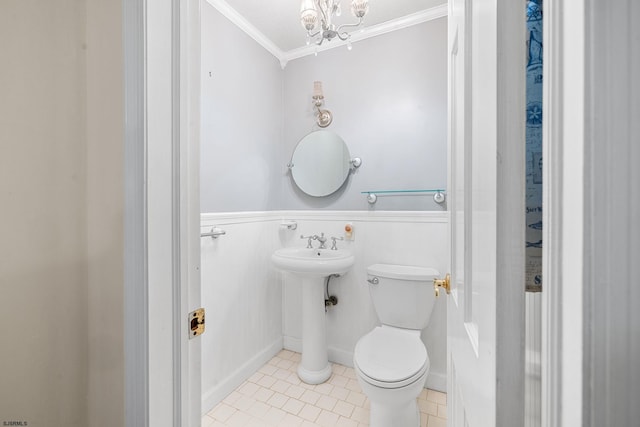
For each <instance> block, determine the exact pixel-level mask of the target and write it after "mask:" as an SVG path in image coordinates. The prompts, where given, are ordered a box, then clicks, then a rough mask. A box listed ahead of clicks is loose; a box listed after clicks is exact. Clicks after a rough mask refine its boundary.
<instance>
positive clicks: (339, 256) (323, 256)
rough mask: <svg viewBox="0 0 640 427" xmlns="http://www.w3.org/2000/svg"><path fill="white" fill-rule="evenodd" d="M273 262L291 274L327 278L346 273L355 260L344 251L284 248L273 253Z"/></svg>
mask: <svg viewBox="0 0 640 427" xmlns="http://www.w3.org/2000/svg"><path fill="white" fill-rule="evenodd" d="M271 261H272V262H273V265H275V266H276V267H277V268H279V269H281V270H285V271H288V272H290V273H294V274H297V275H301V276H316V277H317V276H320V277H326V276H329V275H331V274H344V273H346V272H347V271H348V270H349V269H350V268H351V267H352V266H353V264H354V262H355V258H354V256H353V255H351V253H350V252H348V251H346V250H344V249H338V250H330V249H307V248H283V249H278V250H277V251H275V252H274V253H273V255H272V256H271Z"/></svg>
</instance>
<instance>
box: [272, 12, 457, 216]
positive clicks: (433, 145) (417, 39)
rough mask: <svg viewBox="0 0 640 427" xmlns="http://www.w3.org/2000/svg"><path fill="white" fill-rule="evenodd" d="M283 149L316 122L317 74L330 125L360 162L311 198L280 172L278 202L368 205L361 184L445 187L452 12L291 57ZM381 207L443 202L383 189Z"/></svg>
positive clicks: (285, 205) (287, 151) (432, 206)
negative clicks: (327, 191)
mask: <svg viewBox="0 0 640 427" xmlns="http://www.w3.org/2000/svg"><path fill="white" fill-rule="evenodd" d="M284 75H285V79H284V87H285V97H284V116H285V122H284V123H285V128H284V141H283V142H284V153H283V156H284V157H281V158H280V159H279V165H281V166H283V167H284V165H286V164H287V163H288V162H289V160H290V159H291V155H292V153H293V150H294V149H295V146H296V144H297V143H298V142H299V141H300V140H301V139H302V138H303V137H304V136H305V135H306V134H308V133H309V132H311V131H313V130H315V129H317V126H315V120H314V115H313V110H312V103H311V95H312V91H313V82H314V81H315V80H320V81H322V83H323V89H324V96H325V107H326V108H327V109H328V110H330V111H331V112H332V113H333V123H332V124H331V125H330V126H329V127H328V128H327V129H328V130H331V131H333V132H336V133H338V134H339V135H340V136H342V138H343V139H344V140H345V142H346V144H347V146H348V147H349V151H350V153H351V155H352V157H355V156H357V157H361V158H362V161H363V164H362V166H361V167H360V169H358V170H357V172H356V174H355V175H354V176H352V177H350V178H349V181H348V182H347V184H346V186H345V187H343V188H341V189H340V190H339V191H338V192H336V193H335V194H333V195H331V196H329V197H323V198H314V197H310V196H307V195H305V194H304V193H302V192H301V191H299V190H298V189H297V187H296V186H295V184H293V181H292V180H291V178H290V176H289V175H286V176H283V177H282V185H283V187H284V194H283V200H282V205H281V209H321V208H330V209H333V210H359V209H364V210H367V209H369V205H368V204H367V202H366V199H365V196H363V195H361V194H360V192H361V191H370V190H386V189H389V190H398V189H425V188H446V180H447V19H446V18H439V19H436V20H432V21H428V22H426V23H423V24H420V25H415V26H412V27H409V28H405V29H402V30H398V31H394V32H392V33H388V34H384V35H381V36H378V37H373V38H370V39H366V40H363V41H361V42H358V43H355V44H354V45H353V50H351V51H349V50H347V49H346V48H344V47H343V48H336V49H331V50H328V51H323V52H320V53H319V54H318V56H313V55H312V56H307V57H304V58H300V59H297V60H294V61H291V62H289V63H288V64H287V67H286V68H285V70H284ZM372 208H374V209H378V210H438V211H439V210H442V208H441V207H440V206H439V205H437V204H436V203H434V202H433V198H432V196H431V195H420V196H415V195H414V196H410V195H405V196H390V197H379V198H378V202H377V203H376V204H375V205H374V206H373V207H372Z"/></svg>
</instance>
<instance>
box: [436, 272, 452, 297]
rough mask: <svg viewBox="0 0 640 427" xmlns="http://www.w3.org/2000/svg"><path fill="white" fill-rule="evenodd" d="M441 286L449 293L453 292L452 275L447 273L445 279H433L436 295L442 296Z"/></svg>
mask: <svg viewBox="0 0 640 427" xmlns="http://www.w3.org/2000/svg"><path fill="white" fill-rule="evenodd" d="M440 288H444V289H445V290H446V291H447V295H448V294H450V293H451V275H450V274H449V273H447V275H446V276H444V279H433V290H434V291H435V293H436V297H439V296H440Z"/></svg>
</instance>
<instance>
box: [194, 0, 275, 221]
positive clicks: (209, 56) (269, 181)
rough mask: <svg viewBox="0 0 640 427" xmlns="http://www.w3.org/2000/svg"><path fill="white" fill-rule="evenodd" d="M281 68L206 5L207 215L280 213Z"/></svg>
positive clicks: (203, 159)
mask: <svg viewBox="0 0 640 427" xmlns="http://www.w3.org/2000/svg"><path fill="white" fill-rule="evenodd" d="M282 77H283V74H282V69H281V67H280V62H279V61H278V60H277V59H276V58H275V57H274V56H273V55H271V54H270V53H269V52H267V51H266V50H265V49H263V48H262V47H261V46H260V45H258V44H257V43H256V42H255V41H254V40H253V39H251V38H250V37H249V36H247V35H246V34H245V33H244V32H243V31H242V30H240V29H239V28H238V27H236V26H235V25H234V24H232V23H231V22H230V21H228V20H227V19H226V18H225V17H223V16H222V15H221V14H220V13H219V12H218V11H217V10H216V9H215V8H214V7H213V6H211V5H210V4H209V3H207V2H203V3H202V129H201V131H202V133H201V141H202V142H201V151H200V178H201V183H200V188H201V190H200V200H201V202H200V203H201V208H200V209H201V211H202V212H238V211H240V212H242V211H265V210H274V209H278V208H279V201H280V200H281V195H280V193H281V188H280V185H279V183H280V178H281V177H280V175H281V173H282V169H283V165H282V164H281V161H280V159H281V158H282V157H283V155H282V143H281V141H282V122H283V115H282V104H283V99H282Z"/></svg>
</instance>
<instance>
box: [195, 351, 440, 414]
mask: <svg viewBox="0 0 640 427" xmlns="http://www.w3.org/2000/svg"><path fill="white" fill-rule="evenodd" d="M299 361H300V353H294V352H292V351H289V350H282V351H281V352H280V353H278V355H277V356H275V357H274V358H273V359H271V360H270V361H269V362H268V363H267V364H266V365H264V366H263V367H262V368H260V369H259V370H258V372H256V373H255V374H253V375H252V376H251V378H249V379H248V380H247V381H245V382H244V383H243V384H242V385H240V387H238V388H237V389H236V390H235V391H233V392H232V393H231V394H230V395H229V396H227V397H226V398H225V399H224V400H223V401H222V402H220V403H219V404H218V405H216V407H215V408H213V409H212V410H211V411H209V413H207V414H206V415H205V416H203V417H202V427H221V426H226V427H235V426H238V427H241V426H242V427H263V426H273V427H289V426H301V427H307V426H308V427H311V426H323V427H340V426H344V427H347V426H348V427H364V426H368V425H369V401H368V399H367V397H366V396H365V395H364V394H362V391H361V389H360V385H359V384H358V381H357V380H356V376H355V373H354V371H353V369H352V368H348V367H346V366H343V365H337V364H333V374H332V375H331V378H329V381H327V382H325V383H324V384H318V385H309V384H305V383H303V382H301V381H300V379H299V378H298V375H297V374H296V369H297V366H298V362H299ZM418 405H419V408H420V426H421V427H446V425H447V420H446V418H447V395H446V394H445V393H440V392H437V391H434V390H427V389H425V390H423V391H422V393H421V394H420V397H419V398H418Z"/></svg>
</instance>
